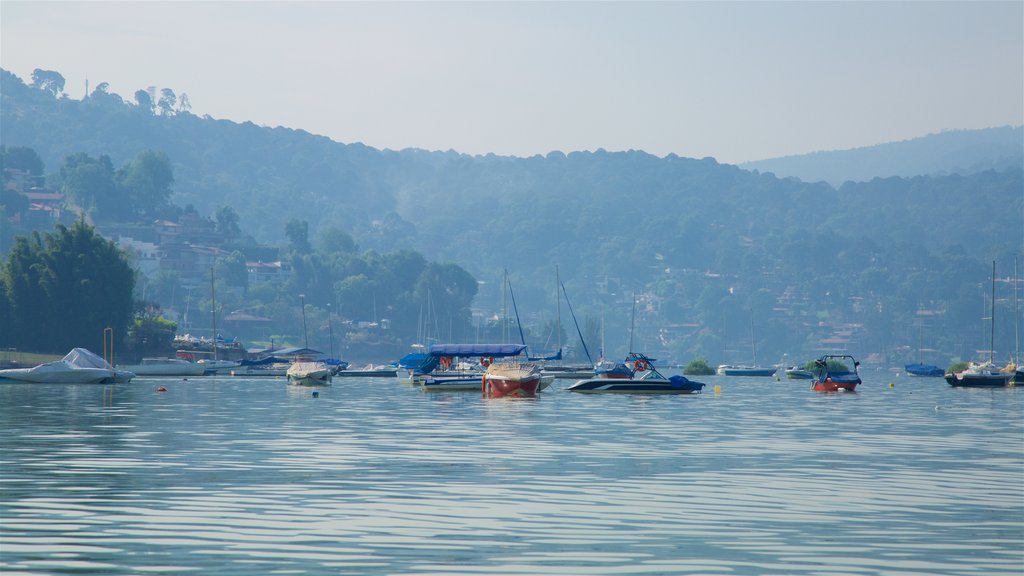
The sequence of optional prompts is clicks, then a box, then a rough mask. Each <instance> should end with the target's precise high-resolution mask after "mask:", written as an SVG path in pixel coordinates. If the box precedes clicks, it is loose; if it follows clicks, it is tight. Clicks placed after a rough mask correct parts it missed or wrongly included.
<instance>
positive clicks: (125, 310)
mask: <svg viewBox="0 0 1024 576" xmlns="http://www.w3.org/2000/svg"><path fill="white" fill-rule="evenodd" d="M3 285H4V288H5V290H6V294H7V298H8V300H9V302H10V320H11V321H10V326H11V331H10V338H9V340H10V341H9V342H8V344H9V345H13V346H15V347H17V348H20V349H23V350H33V351H38V352H49V353H60V352H66V351H67V350H69V349H71V348H74V347H76V346H84V347H86V348H92V349H94V350H95V349H102V343H103V330H104V329H105V328H112V329H113V330H114V335H115V340H116V341H121V340H122V338H123V337H124V333H125V330H126V329H127V327H128V325H129V322H131V319H132V310H133V303H132V290H133V288H134V285H135V274H134V271H133V270H132V268H131V266H130V264H129V263H128V260H127V258H126V257H125V255H124V254H123V253H122V252H121V251H120V249H118V247H117V245H116V244H114V243H113V242H110V241H108V240H105V239H103V238H102V237H101V236H99V235H98V234H96V232H95V230H94V229H93V228H92V227H91V226H89V225H88V224H86V223H85V222H84V221H83V220H79V221H78V222H77V223H75V224H74V225H73V226H72V227H71V228H67V227H65V226H63V225H61V224H58V225H57V227H56V229H55V230H54V231H53V232H52V233H46V234H45V235H41V234H39V233H38V232H35V233H33V235H32V237H31V238H27V237H19V238H18V239H17V241H16V242H15V245H14V247H13V248H12V249H11V252H10V254H9V255H8V261H7V265H6V266H5V267H4V270H3Z"/></svg>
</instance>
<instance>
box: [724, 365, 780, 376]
mask: <svg viewBox="0 0 1024 576" xmlns="http://www.w3.org/2000/svg"><path fill="white" fill-rule="evenodd" d="M777 370H778V368H775V367H771V368H764V367H762V366H744V365H737V364H722V365H720V366H719V367H718V375H719V376H775V372H776V371H777Z"/></svg>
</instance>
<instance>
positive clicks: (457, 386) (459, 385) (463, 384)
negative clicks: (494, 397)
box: [419, 375, 482, 392]
mask: <svg viewBox="0 0 1024 576" xmlns="http://www.w3.org/2000/svg"><path fill="white" fill-rule="evenodd" d="M481 384H482V376H480V375H476V376H469V377H440V378H435V377H427V378H424V379H422V380H420V381H419V386H420V388H422V389H423V391H424V392H479V391H480V386H481Z"/></svg>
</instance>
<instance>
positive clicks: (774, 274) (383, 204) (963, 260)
mask: <svg viewBox="0 0 1024 576" xmlns="http://www.w3.org/2000/svg"><path fill="white" fill-rule="evenodd" d="M0 81H2V83H3V99H4V100H3V110H2V112H3V121H4V125H5V130H4V139H5V142H6V143H8V144H9V145H14V144H17V145H22V146H30V147H32V148H34V149H35V150H37V151H39V154H40V156H41V157H42V159H43V160H44V161H46V163H47V164H56V163H60V162H62V161H63V159H64V158H66V157H67V156H69V155H71V154H75V153H80V152H83V153H85V154H88V155H91V156H92V157H99V156H100V155H107V156H109V157H110V158H111V159H112V161H113V163H114V164H115V165H116V164H118V163H122V164H123V163H126V162H129V161H131V160H132V159H134V158H136V157H137V155H138V154H139V153H140V152H141V151H144V150H160V151H162V152H163V153H164V154H166V155H167V157H168V158H170V159H171V161H172V163H173V166H174V178H175V180H174V193H173V199H174V202H175V203H176V204H178V205H181V206H187V205H193V206H194V207H195V208H196V209H198V210H199V211H200V212H202V213H206V214H210V213H213V212H214V211H215V210H217V209H218V207H224V206H230V207H233V209H234V210H235V211H236V214H237V219H238V224H239V226H240V227H241V228H242V229H243V230H244V231H245V232H246V233H247V234H249V235H251V236H252V237H253V238H254V239H255V240H257V241H260V242H268V243H271V244H284V243H286V242H287V238H286V236H285V234H286V224H287V223H288V222H290V221H292V220H296V221H301V222H306V223H307V227H308V230H309V231H310V233H309V235H310V237H311V238H314V239H315V238H317V237H319V236H320V235H322V234H324V233H327V232H328V231H330V230H331V229H332V228H338V229H340V230H344V231H345V234H348V235H350V236H351V238H352V241H353V242H354V243H356V244H358V245H359V246H360V247H361V250H362V251H363V252H366V251H373V252H374V253H380V254H392V253H395V252H396V251H401V250H414V251H416V252H417V253H419V254H422V255H423V257H424V258H425V259H426V258H434V259H438V260H442V261H446V262H455V263H458V265H459V266H460V267H461V268H462V269H464V271H465V272H467V273H468V274H469V275H471V276H472V277H474V278H476V279H477V280H479V281H480V282H482V284H480V290H479V295H478V296H477V298H476V300H475V301H474V306H476V307H479V308H482V309H484V310H490V311H494V310H497V309H499V307H500V306H501V294H502V290H501V289H500V288H501V285H502V282H501V279H502V274H503V270H505V269H508V271H509V274H510V278H511V281H512V283H513V285H514V286H515V287H516V296H517V298H518V305H519V309H520V312H522V314H523V320H524V323H526V324H527V325H528V326H532V327H533V328H534V330H533V332H534V333H535V334H540V333H542V332H544V331H545V330H544V329H543V328H542V326H544V325H546V324H547V323H548V322H549V321H550V320H551V317H552V315H553V314H554V310H555V301H554V290H553V288H552V286H553V284H554V280H553V277H554V267H555V266H556V265H558V266H560V271H561V277H562V279H563V280H564V281H565V283H566V286H567V288H568V291H569V293H570V294H572V295H573V298H574V301H573V305H574V307H575V309H576V313H577V315H578V316H580V322H581V324H587V323H588V322H589V325H590V326H591V327H593V326H594V325H600V326H603V331H602V333H603V334H604V335H605V340H606V346H607V348H608V349H609V352H610V353H618V352H622V351H623V349H624V348H625V346H627V341H628V339H629V336H628V332H629V325H630V322H631V318H630V316H631V308H632V305H631V302H632V300H633V298H634V296H635V297H636V298H637V299H639V300H640V301H641V302H642V305H640V306H638V312H637V329H636V336H637V338H638V339H640V340H641V341H642V345H643V346H646V347H647V348H648V349H650V350H655V349H656V350H657V354H659V355H667V356H669V357H671V358H673V359H680V360H686V359H688V358H692V357H694V356H697V355H701V356H704V357H706V358H708V359H709V360H710V361H711V362H712V363H714V362H724V361H744V360H749V359H750V355H751V353H752V351H753V350H752V346H751V333H752V330H751V323H752V321H753V323H754V324H755V326H756V331H754V334H755V337H756V338H757V351H758V357H759V358H758V359H759V360H760V361H762V362H764V361H766V360H769V359H777V358H779V357H781V355H782V354H784V353H788V354H789V355H790V357H791V358H792V357H795V356H800V357H801V358H803V357H806V356H811V355H813V354H816V353H820V352H821V351H824V350H826V349H829V348H830V347H831V350H829V351H835V350H837V349H843V350H846V351H850V352H854V353H858V354H865V355H866V354H871V353H879V354H884V355H885V357H886V359H887V361H889V362H891V363H898V362H900V361H904V360H916V359H917V349H918V348H919V347H921V345H922V342H921V340H922V338H921V333H922V332H923V334H924V338H923V340H924V342H923V345H924V347H925V348H930V349H933V350H935V352H931V353H930V354H931V358H925V360H926V361H928V360H931V361H932V362H934V363H940V364H941V363H945V362H947V361H948V360H950V359H952V358H956V357H964V356H966V357H972V356H974V354H975V350H977V349H981V348H983V347H987V341H988V337H987V333H988V332H987V328H986V327H985V325H984V322H983V321H982V319H981V312H982V310H983V309H984V306H985V303H986V300H985V299H986V296H985V294H986V289H985V287H986V286H987V282H988V269H989V266H990V263H991V261H992V260H997V261H998V262H999V270H1000V272H1001V273H1002V274H1001V275H1002V276H1003V278H1002V280H1005V278H1006V276H1008V275H1009V274H1010V273H1011V272H1012V268H1013V261H1014V258H1015V257H1019V256H1020V255H1021V251H1022V246H1021V245H1022V240H1021V238H1022V237H1021V232H1020V230H1021V214H1022V210H1024V208H1022V203H1024V192H1022V191H1024V184H1022V182H1024V174H1022V170H1021V168H1020V167H1015V168H1009V169H1002V170H982V171H978V172H973V173H969V174H955V175H948V176H916V177H905V178H884V179H882V178H876V179H872V180H869V181H864V182H847V183H845V184H843V185H841V186H839V187H833V186H831V185H828V184H826V183H823V182H818V183H809V182H803V181H800V180H797V179H792V178H777V177H775V176H774V175H772V174H770V173H759V172H756V171H746V170H742V169H740V168H738V167H735V166H730V165H723V164H720V163H718V162H716V161H715V160H714V159H711V158H705V159H692V158H682V157H678V156H675V155H669V156H667V157H664V158H658V157H655V156H652V155H650V154H646V153H644V152H641V151H627V152H608V151H604V150H597V151H593V152H572V153H569V154H563V153H561V152H552V153H549V154H547V155H545V156H540V155H538V156H533V157H529V158H513V157H502V156H495V155H486V156H467V155H463V154H458V153H455V152H427V151H423V150H412V149H408V150H401V151H392V150H376V149H373V148H369V147H367V146H364V145H362V144H358V143H356V144H340V143H337V142H333V141H331V140H329V139H327V138H324V137H320V136H315V135H312V134H309V133H307V132H305V131H302V130H292V129H286V128H280V127H278V128H268V127H260V126H257V125H255V124H253V123H251V122H245V123H241V124H239V123H235V122H229V121H224V120H216V119H213V118H209V117H199V116H196V115H194V114H191V113H188V112H182V113H178V114H175V115H173V116H163V115H154V114H149V113H145V114H140V113H138V106H137V105H135V104H128V103H121V104H117V103H116V102H110V101H108V100H104V99H94V98H92V97H89V98H84V99H82V100H72V99H69V98H57V97H55V96H54V95H53V94H51V93H48V92H46V91H45V90H40V89H38V88H33V87H31V86H26V85H25V84H24V83H22V82H21V81H20V79H18V78H17V77H15V76H13V75H11V74H10V73H7V72H2V73H0ZM950 162H955V160H952V159H951V160H950ZM309 254H314V255H315V254H321V255H322V254H323V252H322V251H317V250H314V251H313V252H312V253H309ZM360 257H361V256H360ZM301 266H302V265H301V264H300V267H301ZM296 276H297V277H298V276H300V274H296ZM311 277H312V276H311ZM332 278H333V277H332ZM335 281H336V278H335ZM295 289H304V290H310V291H312V289H309V288H305V287H303V288H299V287H298V286H296V287H295ZM383 300H384V298H382V297H380V295H378V298H377V305H378V307H380V306H381V305H382V301H383ZM1013 300H1014V299H1013V291H1012V288H1011V283H1009V282H1005V281H1001V282H1000V283H999V294H998V295H997V317H998V318H1000V321H999V322H998V323H997V325H996V331H997V344H996V347H997V349H998V353H999V354H1002V357H1005V356H1006V355H1007V354H1008V353H1010V352H1012V351H1013V349H1014V348H1015V346H1016V342H1015V333H1014V320H1015V319H1016V317H1015V315H1014V309H1013ZM364 305H365V304H364ZM371 306H372V303H371ZM563 313H564V308H563ZM592 332H593V330H592ZM406 337H408V338H410V339H411V338H413V336H411V335H408V334H407V335H406ZM592 347H593V348H596V346H593V344H592Z"/></svg>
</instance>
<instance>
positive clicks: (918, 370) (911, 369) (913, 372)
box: [903, 362, 946, 378]
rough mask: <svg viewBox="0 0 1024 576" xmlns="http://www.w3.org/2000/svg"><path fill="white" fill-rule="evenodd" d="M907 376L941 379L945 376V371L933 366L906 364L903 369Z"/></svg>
mask: <svg viewBox="0 0 1024 576" xmlns="http://www.w3.org/2000/svg"><path fill="white" fill-rule="evenodd" d="M903 369H904V370H906V372H907V374H909V375H910V376H920V377H924V378H942V377H943V376H945V375H946V371H945V370H943V369H942V368H939V367H938V366H935V365H934V364H922V363H920V362H918V363H916V364H907V365H906V366H904V367H903Z"/></svg>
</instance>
